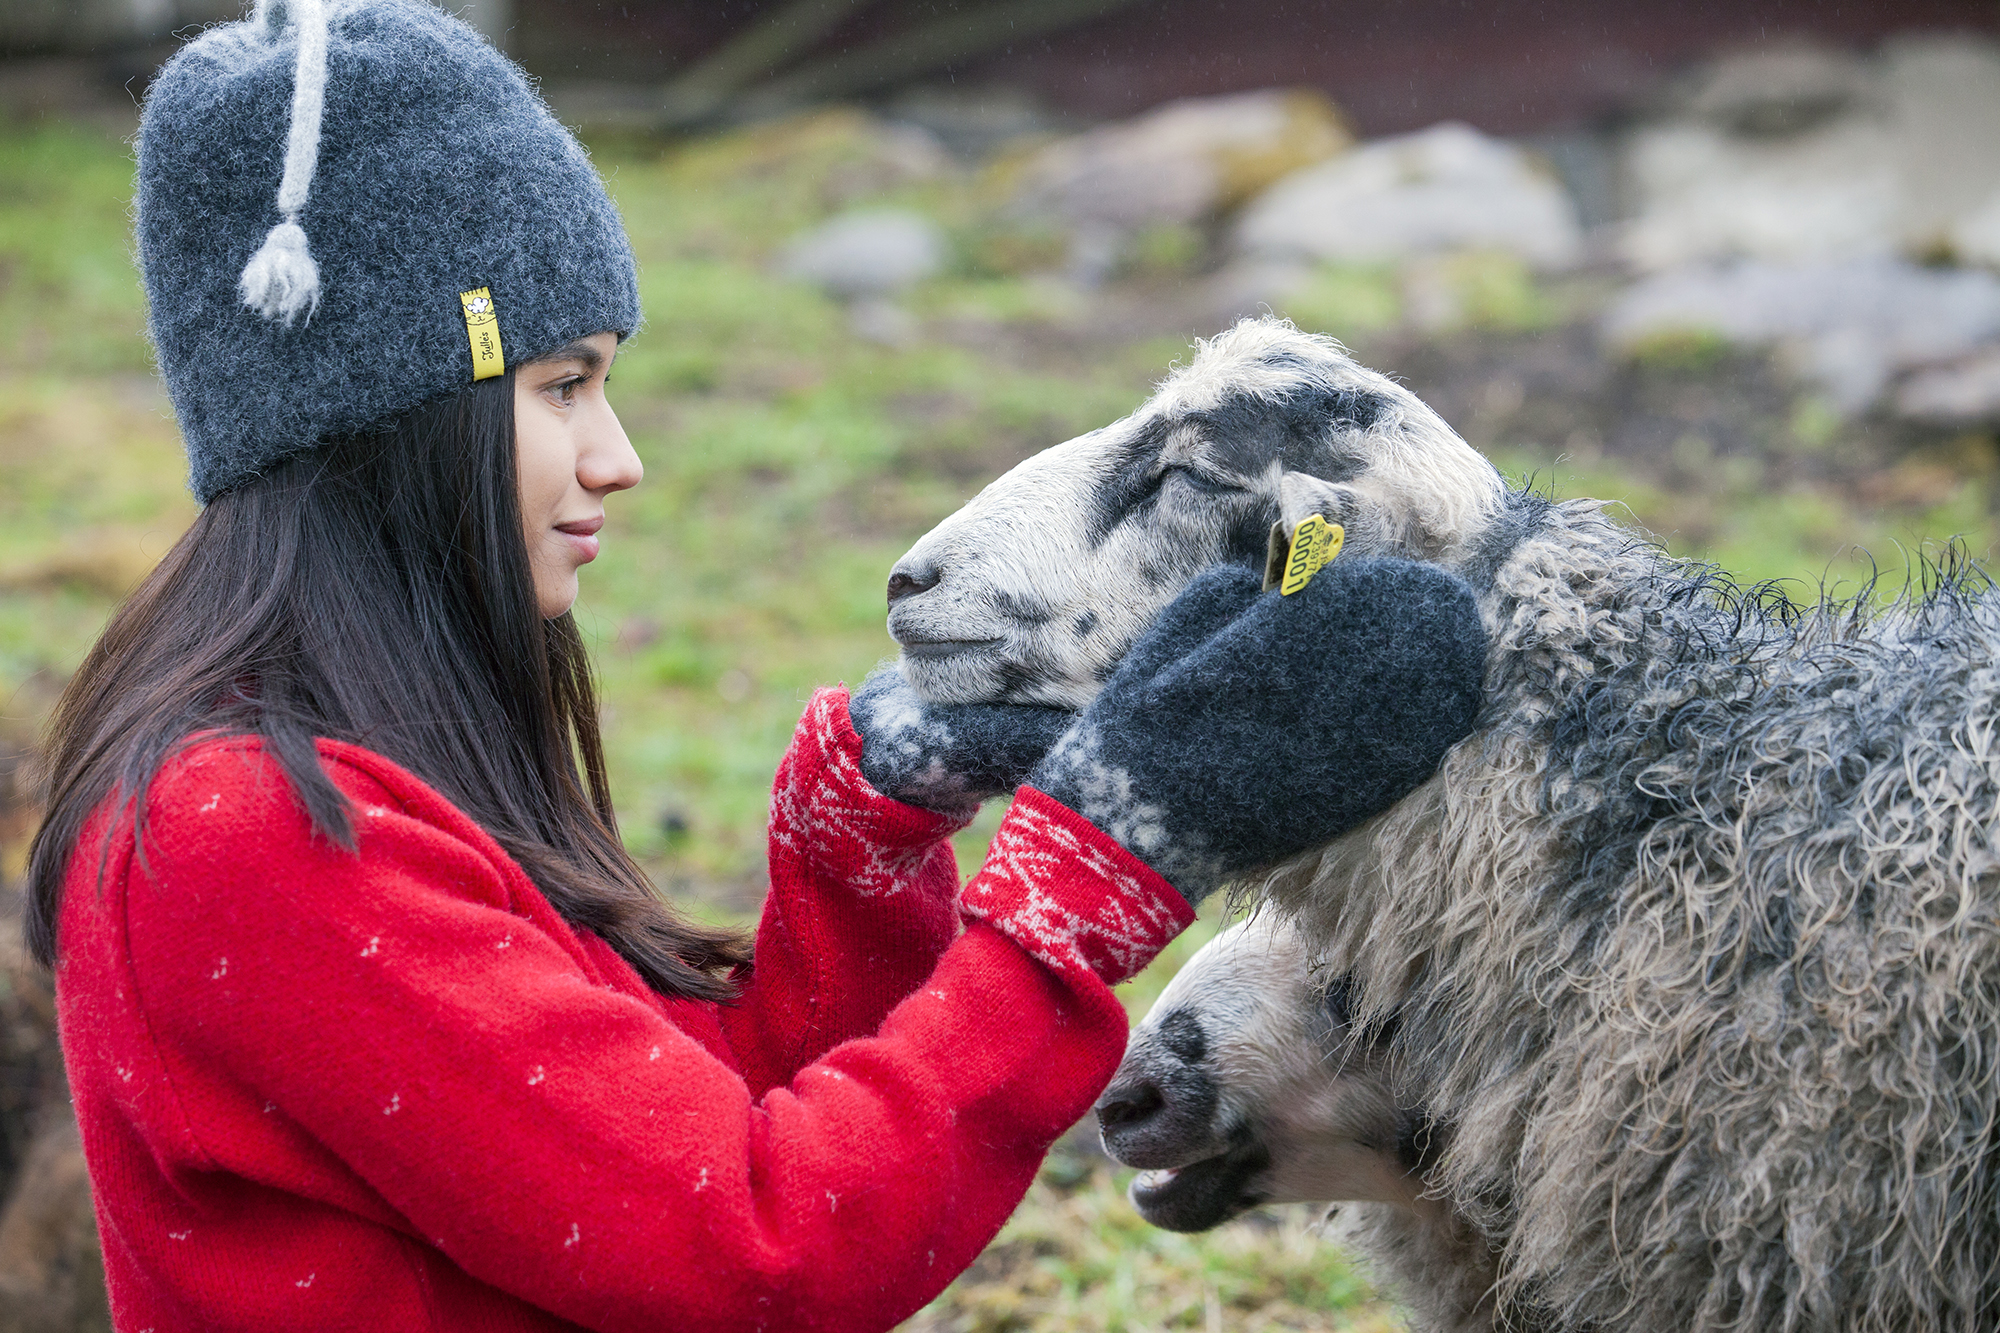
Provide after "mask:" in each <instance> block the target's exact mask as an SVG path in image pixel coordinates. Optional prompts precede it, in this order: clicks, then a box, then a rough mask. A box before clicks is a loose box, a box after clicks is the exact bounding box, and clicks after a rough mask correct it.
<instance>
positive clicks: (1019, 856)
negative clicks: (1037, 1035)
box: [959, 786, 1194, 986]
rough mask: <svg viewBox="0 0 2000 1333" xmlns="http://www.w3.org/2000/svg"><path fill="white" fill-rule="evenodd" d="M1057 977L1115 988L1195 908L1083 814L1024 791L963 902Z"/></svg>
mask: <svg viewBox="0 0 2000 1333" xmlns="http://www.w3.org/2000/svg"><path fill="white" fill-rule="evenodd" d="M959 911H960V912H961V913H962V914H963V915H965V916H967V917H969V918H971V919H973V920H978V921H985V922H987V923H988V924H990V925H992V926H994V927H995V928H997V929H998V930H1000V931H1001V932H1003V933H1004V934H1006V935H1008V936H1009V937H1011V938H1012V939H1013V940H1014V941H1015V943H1017V944H1019V945H1020V946H1021V947H1022V948H1023V949H1026V950H1027V951H1028V952H1029V953H1031V954H1033V955H1034V956H1035V957H1036V958H1038V959H1040V960H1041V961H1042V962H1043V963H1045V964H1046V965H1047V966H1048V967H1049V968H1050V969H1051V970H1053V971H1054V972H1056V973H1057V974H1059V975H1063V976H1069V977H1075V976H1077V975H1078V974H1080V973H1086V972H1087V973H1089V974H1090V975H1092V976H1094V977H1096V978H1097V979H1099V980H1100V981H1102V982H1104V983H1105V984H1106V985H1114V986H1115V985H1117V984H1118V983H1119V982H1121V981H1124V980H1125V979H1126V978H1128V977H1130V976H1132V975H1133V974H1134V973H1136V972H1137V971H1138V970H1139V969H1140V968H1142V967H1144V966H1145V965H1146V964H1147V963H1149V962H1151V961H1152V960H1153V956H1154V955H1155V954H1157V953H1159V951H1160V950H1161V949H1163V948H1165V947H1166V945H1167V941H1169V940H1171V939H1173V937H1174V936H1176V935H1178V934H1180V933H1181V932H1182V931H1183V930H1185V929H1187V927H1188V925H1189V923H1191V922H1192V921H1193V920H1194V908H1192V907H1190V906H1189V905H1188V901H1187V899H1185V898H1183V897H1181V895H1180V894H1179V893H1178V892H1177V891H1176V890H1175V889H1174V886H1173V885H1171V884H1169V883H1168V882H1167V881H1166V880H1165V879H1163V878H1161V876H1160V875H1159V873H1158V872H1157V871H1155V870H1154V869H1153V868H1152V867H1151V866H1149V865H1147V864H1146V863H1145V862H1144V861H1141V860H1140V859H1139V858H1138V857H1136V856H1134V855H1132V853H1130V852H1128V851H1126V850H1125V849H1124V848H1123V847H1121V846H1119V845H1118V844H1117V843H1116V842H1114V841H1112V839H1111V837H1110V836H1109V835H1108V834H1106V833H1104V832H1102V831H1101V830H1100V829H1098V827H1097V826H1096V825H1094V824H1092V823H1091V822H1090V821H1089V820H1087V819H1085V818H1084V817H1083V816H1082V815H1079V814H1078V813H1076V811H1074V810H1072V809H1070V808H1069V807H1068V806H1066V805H1064V804H1062V803H1061V802H1060V801H1057V800H1055V799H1054V798H1053V797H1050V796H1047V795H1044V794H1043V793H1041V792H1039V791H1036V790H1035V789H1034V788H1033V787H1025V786H1024V787H1022V788H1021V789H1020V790H1019V791H1018V792H1016V793H1015V794H1014V806H1013V809H1011V810H1009V811H1008V812H1007V817H1006V818H1005V819H1003V820H1002V821H1000V828H999V830H998V831H997V832H996V833H994V835H993V845H992V848H991V849H990V850H989V851H988V852H987V854H986V864H985V866H984V867H982V868H981V869H980V872H979V873H978V874H977V875H975V876H973V878H972V882H971V883H969V884H967V885H966V886H965V890H964V892H963V893H962V894H961V895H960V897H959Z"/></svg>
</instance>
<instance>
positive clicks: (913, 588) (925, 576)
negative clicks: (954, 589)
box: [889, 569, 943, 606]
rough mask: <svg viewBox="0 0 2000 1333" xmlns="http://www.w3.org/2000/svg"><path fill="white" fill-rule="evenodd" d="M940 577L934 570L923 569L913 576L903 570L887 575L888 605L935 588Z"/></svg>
mask: <svg viewBox="0 0 2000 1333" xmlns="http://www.w3.org/2000/svg"><path fill="white" fill-rule="evenodd" d="M941 577H943V576H942V575H940V574H939V573H938V571H937V570H935V569H923V570H919V571H918V572H917V573H915V574H912V573H910V572H909V571H908V570H905V569H899V570H897V571H895V572H894V573H893V574H891V575H889V605H891V606H894V605H895V604H896V603H897V602H900V601H902V600H903V599H904V598H905V597H914V596H916V595H917V594H918V593H920V592H929V591H930V590H931V589H932V588H935V587H937V585H938V580H939V579H940V578H941Z"/></svg>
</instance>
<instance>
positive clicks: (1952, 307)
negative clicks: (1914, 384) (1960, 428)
mask: <svg viewBox="0 0 2000 1333" xmlns="http://www.w3.org/2000/svg"><path fill="white" fill-rule="evenodd" d="M1601 328H1602V331H1603V334H1604V336H1605V338H1606V339H1607V340H1608V341H1609V342H1610V343H1612V344H1613V345H1614V346H1619V347H1624V348H1628V349H1629V348H1633V347H1637V346H1640V345H1642V344H1644V343H1646V342H1647V341H1649V340H1651V339H1655V338H1659V337H1663V336H1674V335H1681V334H1690V333H1691V334H1702V335H1712V336H1716V337H1720V338H1723V339H1725V340H1727V341H1729V342H1732V343H1739V344H1749V345H1769V344H1777V345H1779V346H1781V347H1783V348H1785V349H1786V350H1787V351H1788V352H1790V354H1791V355H1792V356H1793V358H1794V360H1795V363H1796V367H1797V369H1798V370H1799V371H1800V372H1801V373H1802V374H1803V376H1804V377H1805V378H1807V379H1809V380H1811V381H1813V382H1815V383H1816V384H1817V385H1818V386H1819V387H1820V388H1821V389H1822V390H1823V391H1824V392H1825V393H1826V395H1827V397H1828V398H1829V399H1830V400H1831V401H1832V402H1833V403H1834V405H1835V406H1837V407H1838V408H1840V409H1841V410H1843V411H1847V412H1856V411H1859V410H1861V409H1862V408H1865V407H1867V406H1868V405H1869V404H1870V403H1872V402H1874V401H1875V399H1876V398H1877V397H1879V396H1880V395H1881V392H1882V390H1883V388H1884V387H1886V386H1887V384H1888V383H1889V381H1890V379H1891V378H1892V377H1893V376H1895V375H1896V374H1898V373H1899V372H1902V371H1906V370H1910V369H1913V368H1916V367H1920V366H1926V365H1935V364H1938V363H1941V362H1946V361H1950V360H1953V359H1955V358H1958V357H1962V356H1965V355H1967V354H1968V353H1970V352H1972V351H1974V350H1975V349H1977V348H1979V347H1980V346H1982V345H1984V344H1986V343H1989V342H1992V341H1994V340H1995V339H1996V338H2000V278H1996V277H1994V276H1993V275H1992V274H1989V273H1983V272H1963V271H1961V272H1953V271H1948V270H1937V269H1926V268H1920V267H1918V266H1916V265H1914V264H1909V263H1905V262H1902V261H1899V260H1891V259H1875V260H1857V261H1854V262H1850V263H1844V264H1817V265H1795V266H1786V265H1777V264H1766V263H1760V262H1757V261H1749V260H1746V261H1741V262H1738V263H1735V264H1730V265H1726V266H1721V267H1712V266H1695V267H1689V268H1682V269H1675V270H1672V271H1670V272H1666V273H1662V274H1658V275H1656V276H1654V277H1652V278H1649V279H1646V280H1644V281H1642V282H1640V283H1637V284H1635V285H1634V286H1632V287H1630V288H1628V289H1627V290H1626V291H1625V292H1624V293H1622V294H1621V295H1620V296H1619V297H1618V298H1617V299H1616V300H1615V301H1614V302H1613V303H1612V305H1611V306H1610V308H1609V309H1608V310H1607V311H1606V312H1605V315H1604V318H1603V321H1602V325H1601Z"/></svg>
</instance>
